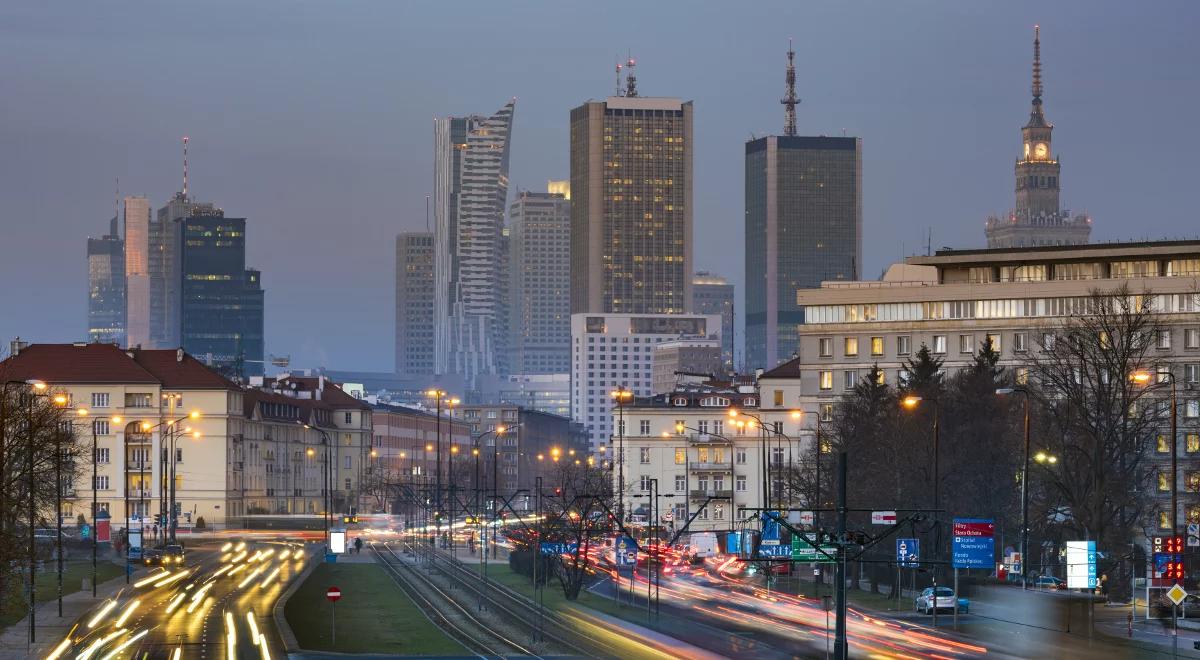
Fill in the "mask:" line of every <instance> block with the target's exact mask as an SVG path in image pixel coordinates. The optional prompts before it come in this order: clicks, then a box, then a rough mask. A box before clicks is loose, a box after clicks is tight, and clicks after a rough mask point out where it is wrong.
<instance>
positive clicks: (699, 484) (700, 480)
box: [696, 474, 708, 493]
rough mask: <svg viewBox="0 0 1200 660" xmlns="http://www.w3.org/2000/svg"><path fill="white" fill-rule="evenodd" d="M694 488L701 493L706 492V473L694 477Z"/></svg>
mask: <svg viewBox="0 0 1200 660" xmlns="http://www.w3.org/2000/svg"><path fill="white" fill-rule="evenodd" d="M696 489H697V490H699V491H700V492H702V493H707V492H708V475H706V474H702V475H700V476H698V477H696Z"/></svg>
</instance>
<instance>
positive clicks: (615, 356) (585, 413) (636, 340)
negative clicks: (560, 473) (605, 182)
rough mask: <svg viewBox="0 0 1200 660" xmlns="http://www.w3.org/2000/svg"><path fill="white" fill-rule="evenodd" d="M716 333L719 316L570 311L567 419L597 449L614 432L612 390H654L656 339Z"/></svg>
mask: <svg viewBox="0 0 1200 660" xmlns="http://www.w3.org/2000/svg"><path fill="white" fill-rule="evenodd" d="M572 188H574V186H572ZM720 333H721V317H720V316H704V315H699V314H572V315H571V419H572V420H574V421H576V422H579V423H580V424H582V425H583V426H584V428H585V429H586V430H587V433H588V437H589V438H590V439H591V443H592V449H593V450H594V451H599V450H600V446H601V445H606V444H607V443H608V441H609V437H610V436H613V435H616V434H617V429H616V428H615V427H614V426H611V425H610V424H609V420H611V419H614V416H613V411H614V410H615V409H616V404H615V403H614V400H613V397H612V393H613V392H614V391H616V390H617V389H618V388H622V387H623V388H625V389H627V390H629V391H631V392H633V393H634V395H636V396H650V395H651V394H652V393H653V387H652V382H653V369H654V346H655V345H656V344H660V343H662V342H664V341H669V340H672V339H713V340H716V342H719V341H720V339H721V337H720ZM632 423H633V422H631V421H630V420H626V424H627V425H628V424H632ZM626 431H627V432H630V429H628V428H627V429H626Z"/></svg>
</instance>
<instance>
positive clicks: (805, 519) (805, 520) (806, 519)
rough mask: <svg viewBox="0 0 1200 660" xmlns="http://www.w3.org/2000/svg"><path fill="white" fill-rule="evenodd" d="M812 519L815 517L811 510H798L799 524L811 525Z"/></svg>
mask: <svg viewBox="0 0 1200 660" xmlns="http://www.w3.org/2000/svg"><path fill="white" fill-rule="evenodd" d="M814 519H815V518H814V516H813V512H812V511H801V512H800V524H801V525H811V524H813V520H814Z"/></svg>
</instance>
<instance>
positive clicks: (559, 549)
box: [542, 541, 579, 555]
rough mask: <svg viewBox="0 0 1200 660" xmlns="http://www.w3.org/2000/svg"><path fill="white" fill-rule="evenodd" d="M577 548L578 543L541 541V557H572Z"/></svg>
mask: <svg viewBox="0 0 1200 660" xmlns="http://www.w3.org/2000/svg"><path fill="white" fill-rule="evenodd" d="M578 548H579V544H578V543H551V542H550V541H542V554H543V555H573V554H575V550H576V549H578Z"/></svg>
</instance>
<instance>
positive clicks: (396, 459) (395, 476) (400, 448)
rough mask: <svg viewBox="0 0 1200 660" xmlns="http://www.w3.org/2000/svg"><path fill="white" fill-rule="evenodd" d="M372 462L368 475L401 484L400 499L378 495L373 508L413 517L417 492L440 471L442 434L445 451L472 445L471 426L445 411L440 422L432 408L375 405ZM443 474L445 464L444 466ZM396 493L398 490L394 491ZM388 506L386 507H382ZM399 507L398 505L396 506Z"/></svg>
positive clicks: (373, 412)
mask: <svg viewBox="0 0 1200 660" xmlns="http://www.w3.org/2000/svg"><path fill="white" fill-rule="evenodd" d="M371 419H372V426H373V430H372V433H373V434H374V440H373V441H372V443H371V452H370V464H369V468H368V474H370V475H371V476H372V477H374V478H375V479H377V480H380V481H382V482H384V483H388V484H397V485H399V486H400V487H401V489H400V491H399V492H398V494H399V497H398V499H397V500H391V499H388V497H386V496H385V497H378V496H375V495H374V494H373V493H371V494H369V496H371V497H375V499H376V501H375V503H374V508H375V509H376V510H383V511H387V512H389V513H399V514H401V515H403V516H405V517H406V518H409V519H412V518H413V517H414V516H416V515H417V511H416V508H415V506H414V505H415V504H416V498H417V494H418V493H419V492H421V491H422V490H424V489H426V488H427V487H428V484H429V483H431V481H430V480H431V479H432V478H433V477H434V475H436V474H437V443H438V436H439V434H440V435H441V442H442V443H443V451H449V449H448V448H449V447H451V446H453V445H457V446H459V447H469V446H471V433H470V427H469V426H467V425H466V424H465V423H463V422H461V421H458V420H453V419H451V418H450V416H449V414H448V413H446V414H443V416H442V420H441V423H440V424H439V423H438V418H437V415H436V414H435V413H434V412H432V411H427V410H419V409H416V408H410V407H406V406H396V405H387V404H382V405H376V406H373V409H372V413H371ZM442 467H443V476H445V475H446V474H448V473H447V472H446V467H447V466H446V465H443V466H442ZM393 492H395V491H393ZM380 507H386V508H380ZM397 507H398V508H397Z"/></svg>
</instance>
